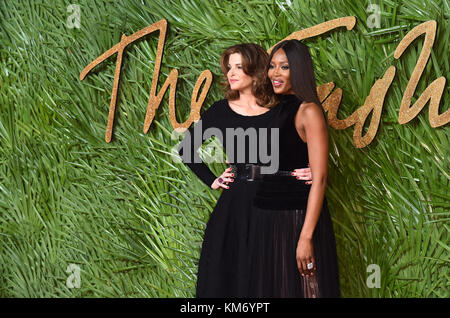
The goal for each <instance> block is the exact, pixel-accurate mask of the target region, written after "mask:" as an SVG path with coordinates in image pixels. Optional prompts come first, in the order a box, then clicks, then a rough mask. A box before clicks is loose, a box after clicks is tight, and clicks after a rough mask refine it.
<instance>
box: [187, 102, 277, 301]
mask: <svg viewBox="0 0 450 318" xmlns="http://www.w3.org/2000/svg"><path fill="white" fill-rule="evenodd" d="M280 110H281V108H280V107H279V106H276V107H274V108H271V109H270V110H269V111H266V112H265V113H263V114H261V115H256V116H245V115H240V114H238V113H236V112H235V111H234V110H232V109H231V108H230V106H229V104H228V101H227V100H225V99H224V100H221V101H218V102H215V103H214V104H213V105H212V106H211V107H209V108H208V109H207V110H206V111H205V112H204V113H203V115H202V117H201V120H200V121H199V122H197V123H196V124H195V125H194V126H193V127H191V128H190V129H189V133H190V135H191V136H193V134H194V127H198V128H199V127H200V126H201V129H199V131H201V135H202V136H203V134H204V133H205V132H207V130H208V129H209V128H213V129H216V130H215V132H216V133H217V134H219V135H220V134H222V136H224V137H225V136H227V135H226V132H227V130H228V133H229V135H231V134H232V130H233V129H238V130H239V129H240V130H241V132H242V130H244V131H246V132H248V136H252V137H248V138H247V137H246V139H245V143H244V144H242V143H241V144H239V143H238V142H237V138H235V139H234V141H235V142H233V144H232V143H231V142H230V140H228V138H227V137H225V138H223V139H222V140H221V141H222V144H223V147H224V148H225V151H226V154H227V158H228V160H229V161H230V163H232V164H236V166H238V167H242V166H244V165H245V163H254V164H262V163H263V162H261V161H260V160H259V156H257V160H256V162H255V160H254V157H255V156H254V152H255V151H256V152H257V153H259V149H260V148H261V146H262V145H263V144H264V143H267V142H268V140H267V138H265V137H264V135H262V134H261V132H263V131H264V130H265V129H266V128H267V127H268V126H269V123H270V122H271V121H273V120H274V119H275V118H277V117H278V112H279V111H280ZM200 124H201V125H200ZM209 132H213V131H209ZM214 135H216V134H214ZM216 136H217V135H216ZM255 136H256V138H257V139H258V140H257V141H256V140H255V139H254V138H255ZM218 137H220V136H218ZM197 138H198V136H197ZM193 139H195V137H194V138H187V137H186V135H185V137H184V139H183V140H182V142H181V144H180V148H179V154H180V156H182V159H183V162H184V163H185V164H186V165H187V166H188V167H189V168H190V169H191V170H192V171H193V172H194V173H195V174H196V175H197V176H198V177H199V178H200V179H201V180H202V181H203V182H204V183H205V184H206V185H207V186H208V187H210V186H211V184H212V183H213V182H214V180H215V178H216V176H215V175H214V174H213V173H212V171H211V170H210V169H209V168H208V167H207V166H206V165H205V164H204V163H203V162H201V160H200V157H199V156H198V154H197V152H196V150H197V148H198V147H199V146H200V144H198V145H194V143H193V142H191V140H193ZM266 147H267V144H266ZM185 149H187V150H188V151H186V152H185V151H184V150H185ZM183 153H185V154H186V155H188V154H190V158H194V157H195V158H196V159H197V160H198V162H197V163H195V162H192V160H193V159H192V160H190V159H189V156H187V157H184V158H183ZM230 153H234V154H236V155H235V156H234V157H236V158H234V157H231V156H230V155H229V154H230ZM238 156H241V159H242V158H245V159H244V160H240V162H238V160H236V159H237V157H238ZM242 156H243V157H242ZM258 184H259V181H256V180H255V181H247V180H239V179H235V181H234V182H232V183H229V187H230V188H229V189H222V190H220V191H222V193H221V195H220V197H219V199H218V201H217V203H216V206H215V207H214V209H213V211H212V213H211V215H210V218H209V220H208V222H207V225H206V229H205V235H204V239H203V244H202V250H201V255H200V260H199V265H198V273H197V286H196V296H197V297H248V295H249V282H250V277H251V274H250V271H251V269H250V267H249V265H250V264H249V260H250V259H249V256H250V251H251V248H250V246H249V241H250V237H249V230H250V227H251V222H252V220H251V216H252V211H251V210H252V208H253V199H254V197H255V194H256V189H257V186H258Z"/></svg>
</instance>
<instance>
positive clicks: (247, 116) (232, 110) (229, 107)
mask: <svg viewBox="0 0 450 318" xmlns="http://www.w3.org/2000/svg"><path fill="white" fill-rule="evenodd" d="M225 101H226V103H227V108H228V109H229V110H230V111H231V112H232V113H234V114H236V115H237V116H240V117H246V118H250V117H261V116H264V115H265V114H267V113H270V112H271V111H272V110H273V109H274V108H276V106H277V105H276V106H274V107H271V108H268V109H269V110H268V111H266V112H264V113H262V114H258V115H244V114H239V113H238V112H236V111H235V110H234V109H233V108H231V105H230V103H229V102H228V99H225Z"/></svg>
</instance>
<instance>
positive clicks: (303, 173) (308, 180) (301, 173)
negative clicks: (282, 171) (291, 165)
mask: <svg viewBox="0 0 450 318" xmlns="http://www.w3.org/2000/svg"><path fill="white" fill-rule="evenodd" d="M292 175H293V176H294V177H296V178H297V180H305V184H312V173H311V168H310V167H309V164H308V168H301V169H295V170H294V171H292Z"/></svg>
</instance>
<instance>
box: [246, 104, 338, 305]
mask: <svg viewBox="0 0 450 318" xmlns="http://www.w3.org/2000/svg"><path fill="white" fill-rule="evenodd" d="M300 103H301V101H300V100H299V99H297V98H296V97H295V96H294V95H288V96H284V101H283V103H282V104H281V105H280V106H278V107H282V108H281V109H280V110H279V112H277V116H276V118H274V120H273V121H272V122H271V123H270V124H269V127H279V135H280V141H279V153H280V156H279V158H280V166H279V170H286V171H293V170H294V169H297V168H299V167H307V166H308V148H307V144H306V143H305V142H303V140H302V139H301V138H300V137H299V135H298V133H297V130H296V128H295V122H294V121H295V115H296V113H297V110H298V109H299V105H300ZM309 190H310V185H306V184H305V182H304V181H301V180H297V179H296V178H295V177H294V176H275V175H265V176H264V177H263V180H262V181H261V182H259V183H258V189H257V192H256V196H255V199H254V208H253V209H252V216H251V229H250V234H249V235H250V238H251V239H250V242H249V246H250V248H251V250H252V254H251V261H250V267H251V272H250V273H251V277H250V282H249V284H250V285H249V296H251V297H339V296H340V288H339V278H338V264H337V254H336V243H335V237H334V232H333V225H332V222H331V218H330V214H329V211H328V207H327V201H326V198H325V199H324V203H323V208H322V212H321V214H320V218H319V220H318V223H317V225H316V227H315V230H314V234H313V247H314V257H315V260H316V268H317V270H316V273H315V275H314V276H312V277H310V278H306V277H305V278H303V277H302V276H301V274H300V273H299V270H298V268H297V261H296V248H297V243H298V239H299V236H300V232H301V229H302V226H303V222H304V219H305V212H306V206H307V200H308V194H309ZM314 284H316V285H314Z"/></svg>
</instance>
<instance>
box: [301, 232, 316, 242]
mask: <svg viewBox="0 0 450 318" xmlns="http://www.w3.org/2000/svg"><path fill="white" fill-rule="evenodd" d="M312 237H313V235H312V233H303V232H302V233H300V240H301V241H312Z"/></svg>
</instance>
